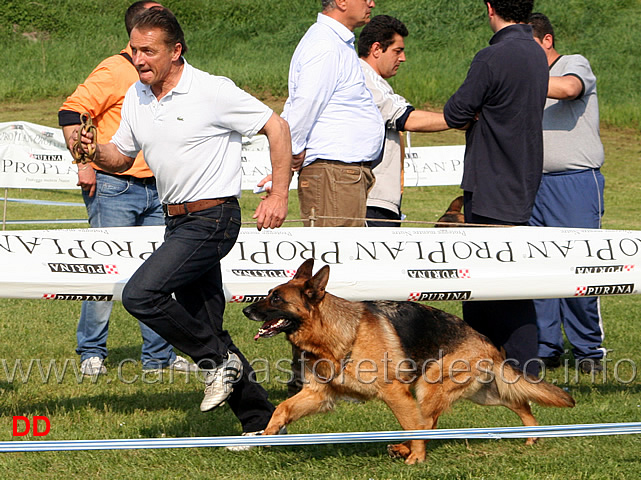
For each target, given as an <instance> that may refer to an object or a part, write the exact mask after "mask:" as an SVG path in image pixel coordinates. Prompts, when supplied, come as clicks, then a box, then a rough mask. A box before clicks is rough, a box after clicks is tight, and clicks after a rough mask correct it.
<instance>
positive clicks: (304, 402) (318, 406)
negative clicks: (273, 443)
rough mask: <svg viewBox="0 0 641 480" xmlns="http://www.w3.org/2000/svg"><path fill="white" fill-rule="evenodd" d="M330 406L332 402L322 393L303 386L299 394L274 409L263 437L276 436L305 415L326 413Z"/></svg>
mask: <svg viewBox="0 0 641 480" xmlns="http://www.w3.org/2000/svg"><path fill="white" fill-rule="evenodd" d="M332 406H333V402H332V401H331V400H330V399H329V398H328V396H327V395H326V394H325V393H324V392H320V391H316V390H312V389H310V388H309V387H307V386H304V387H303V389H302V390H301V391H300V392H298V393H297V394H296V395H294V396H293V397H291V398H288V399H287V400H285V401H284V402H283V403H281V404H280V405H278V407H276V410H275V411H274V413H273V414H272V418H271V420H270V421H269V424H268V425H267V428H265V435H276V434H277V433H278V432H279V431H280V429H281V428H282V427H284V426H285V425H288V424H290V423H291V422H295V421H296V420H298V419H299V418H301V417H304V416H306V415H311V414H313V413H319V412H326V411H327V410H330V409H331V408H332Z"/></svg>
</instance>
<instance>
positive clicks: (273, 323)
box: [254, 318, 292, 340]
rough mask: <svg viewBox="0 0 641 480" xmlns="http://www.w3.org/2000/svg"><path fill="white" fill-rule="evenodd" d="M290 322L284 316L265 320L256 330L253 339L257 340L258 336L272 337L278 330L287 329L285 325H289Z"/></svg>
mask: <svg viewBox="0 0 641 480" xmlns="http://www.w3.org/2000/svg"><path fill="white" fill-rule="evenodd" d="M291 324H292V322H291V321H290V320H287V319H285V318H277V319H274V320H267V321H266V322H265V323H263V325H262V326H261V327H260V329H259V330H258V333H257V334H256V336H255V337H254V340H258V339H259V338H269V337H273V336H274V335H278V334H279V333H280V332H282V331H283V330H285V329H287V327H289V326H291Z"/></svg>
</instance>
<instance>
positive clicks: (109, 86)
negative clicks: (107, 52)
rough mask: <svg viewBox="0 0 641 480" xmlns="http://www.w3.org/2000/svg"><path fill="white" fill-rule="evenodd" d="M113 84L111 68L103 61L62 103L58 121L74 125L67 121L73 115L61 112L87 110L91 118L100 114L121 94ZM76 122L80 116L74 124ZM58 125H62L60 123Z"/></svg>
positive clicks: (79, 112) (116, 100)
mask: <svg viewBox="0 0 641 480" xmlns="http://www.w3.org/2000/svg"><path fill="white" fill-rule="evenodd" d="M115 84H116V81H115V79H114V77H113V73H112V71H111V69H110V68H109V67H108V66H107V65H106V64H104V62H103V63H101V64H100V65H98V66H97V67H96V69H95V70H94V71H93V72H91V73H90V74H89V76H88V77H87V79H86V80H85V81H84V82H83V83H81V84H80V85H78V87H77V88H76V90H75V91H74V92H73V93H72V94H71V95H70V96H69V97H68V98H67V100H66V101H65V103H63V104H62V107H60V113H59V115H58V117H59V123H60V122H65V124H66V125H74V123H68V122H70V121H73V119H74V118H75V117H74V116H73V115H69V114H68V113H63V112H77V113H78V114H81V113H84V112H88V113H89V115H90V116H91V118H96V117H99V116H100V115H102V114H103V113H104V112H106V111H107V110H109V109H110V108H111V107H112V106H113V105H114V104H116V103H117V102H118V101H119V100H120V96H121V94H119V93H116V92H115V89H114V85H115ZM78 123H80V117H78V122H77V123H76V124H78ZM60 125H61V126H63V124H62V123H60Z"/></svg>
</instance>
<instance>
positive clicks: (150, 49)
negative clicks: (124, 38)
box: [129, 28, 180, 87]
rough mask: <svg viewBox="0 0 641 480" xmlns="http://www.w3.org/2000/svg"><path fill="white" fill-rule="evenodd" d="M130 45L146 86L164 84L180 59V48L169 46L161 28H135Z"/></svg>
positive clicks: (141, 79) (139, 73)
mask: <svg viewBox="0 0 641 480" xmlns="http://www.w3.org/2000/svg"><path fill="white" fill-rule="evenodd" d="M129 43H130V44H131V49H132V53H133V56H132V58H133V61H134V65H135V67H136V69H137V70H138V75H139V76H140V81H141V82H142V83H144V84H145V85H150V86H152V87H153V86H154V85H159V84H162V83H163V82H164V81H165V80H166V79H167V77H168V75H169V72H170V70H171V66H172V62H174V61H175V60H177V59H178V58H180V47H178V48H176V46H174V47H173V48H172V47H170V46H168V45H167V43H166V38H165V32H163V31H162V30H161V29H159V28H151V29H143V30H139V29H138V28H134V29H133V30H132V31H131V36H130V39H129Z"/></svg>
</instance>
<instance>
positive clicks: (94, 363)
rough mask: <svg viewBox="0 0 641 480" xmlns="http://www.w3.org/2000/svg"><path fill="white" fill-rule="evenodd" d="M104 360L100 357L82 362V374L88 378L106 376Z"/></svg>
mask: <svg viewBox="0 0 641 480" xmlns="http://www.w3.org/2000/svg"><path fill="white" fill-rule="evenodd" d="M104 363H105V361H104V359H102V358H100V357H89V358H86V359H85V360H83V361H82V363H81V364H80V373H82V374H83V375H86V376H88V377H96V376H98V375H106V374H107V368H106V367H105V365H104Z"/></svg>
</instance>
